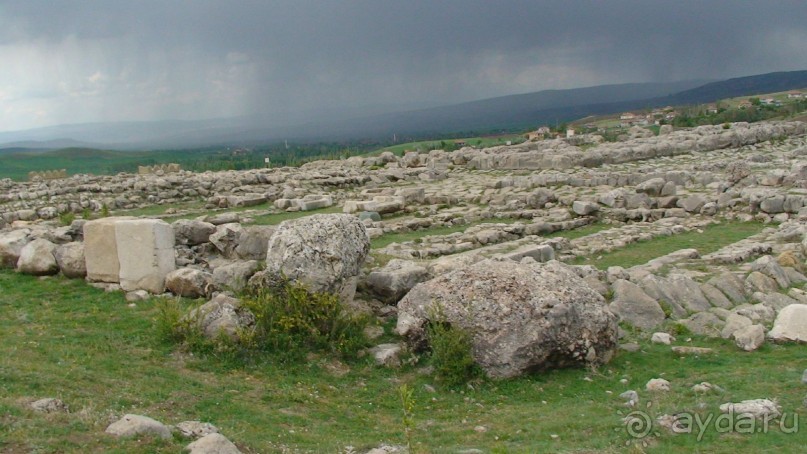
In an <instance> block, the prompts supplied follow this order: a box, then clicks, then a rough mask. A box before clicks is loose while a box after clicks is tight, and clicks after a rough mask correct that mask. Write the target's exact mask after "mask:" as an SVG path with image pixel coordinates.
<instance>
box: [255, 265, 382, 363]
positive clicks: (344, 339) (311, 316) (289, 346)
mask: <svg viewBox="0 0 807 454" xmlns="http://www.w3.org/2000/svg"><path fill="white" fill-rule="evenodd" d="M242 301H243V304H244V307H245V308H246V309H248V310H250V311H251V312H252V313H253V314H254V315H255V320H256V322H255V327H254V328H253V329H251V330H249V331H248V332H245V333H242V335H241V336H240V343H241V344H242V345H243V346H244V347H245V348H246V349H248V350H260V351H264V352H269V353H274V354H279V355H281V356H291V357H298V358H299V357H303V356H304V354H305V353H306V352H309V351H330V352H333V353H337V354H340V355H344V356H352V355H355V354H356V353H358V351H359V350H360V349H362V348H364V347H366V346H367V339H366V337H365V336H364V328H365V327H366V326H367V323H368V319H367V318H366V317H364V316H359V315H354V314H350V313H348V312H347V311H345V309H344V307H343V306H342V304H341V303H340V302H339V298H338V296H337V295H333V294H329V293H317V292H310V291H309V290H308V289H307V288H306V287H305V286H304V285H302V284H300V283H293V282H290V281H289V280H287V279H285V278H282V277H280V278H279V279H278V280H277V282H275V283H273V284H272V285H270V286H268V287H265V288H261V289H257V290H252V291H250V292H248V294H246V295H244V296H243V297H242Z"/></svg>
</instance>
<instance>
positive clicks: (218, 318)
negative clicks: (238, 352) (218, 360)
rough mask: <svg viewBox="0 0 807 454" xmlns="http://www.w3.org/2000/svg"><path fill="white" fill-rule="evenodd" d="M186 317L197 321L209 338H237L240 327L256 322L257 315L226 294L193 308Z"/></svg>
mask: <svg viewBox="0 0 807 454" xmlns="http://www.w3.org/2000/svg"><path fill="white" fill-rule="evenodd" d="M186 317H187V319H189V320H191V321H194V322H195V323H197V326H198V327H199V329H200V330H201V332H202V333H203V334H204V335H205V336H206V337H207V338H209V339H215V338H216V337H218V336H220V335H224V336H227V337H229V338H230V339H232V340H236V339H237V333H238V331H239V330H240V329H244V328H247V327H249V326H252V325H253V324H254V323H255V316H254V315H253V314H252V313H251V312H249V311H248V310H247V309H246V308H244V307H242V306H241V302H240V301H239V300H237V299H236V298H232V297H229V296H227V295H224V294H220V295H217V296H216V297H215V298H213V299H212V300H210V301H209V302H207V303H205V304H203V305H202V306H200V307H198V308H196V309H194V310H192V311H191V312H190V313H189V314H188V315H187V316H186Z"/></svg>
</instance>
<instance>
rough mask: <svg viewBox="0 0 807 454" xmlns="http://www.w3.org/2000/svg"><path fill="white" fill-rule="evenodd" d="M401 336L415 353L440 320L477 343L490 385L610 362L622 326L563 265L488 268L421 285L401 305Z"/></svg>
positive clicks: (498, 264) (475, 347) (497, 265)
mask: <svg viewBox="0 0 807 454" xmlns="http://www.w3.org/2000/svg"><path fill="white" fill-rule="evenodd" d="M398 313H399V318H398V325H397V328H396V330H397V332H398V333H399V334H401V335H403V336H405V337H406V338H407V340H408V342H409V343H410V344H411V345H413V346H414V347H415V348H419V347H422V346H423V345H424V343H425V342H427V339H426V325H427V323H428V322H429V321H430V320H431V319H432V318H434V317H435V314H438V313H439V314H440V315H439V317H440V318H441V319H440V320H431V321H433V322H445V323H449V324H450V325H451V326H455V327H458V328H461V329H464V330H467V332H468V333H469V334H470V335H471V337H472V345H473V357H474V359H475V361H476V362H477V363H478V364H479V365H480V366H481V367H482V368H483V369H484V370H485V371H486V372H487V374H488V375H489V376H491V377H513V376H517V375H521V374H524V373H527V372H529V371H532V370H537V369H546V368H556V367H565V366H571V365H583V364H588V363H593V364H601V363H605V362H607V361H608V360H609V359H610V358H611V356H612V355H613V353H614V351H615V349H616V346H617V325H616V316H614V315H613V314H612V313H611V312H610V311H609V310H608V309H607V308H606V306H605V303H604V300H603V298H602V297H601V296H600V295H599V294H598V293H597V292H595V291H594V290H592V289H591V288H590V287H588V286H587V285H586V284H585V282H584V281H583V280H582V279H581V278H579V277H578V276H577V275H576V274H575V273H574V272H573V271H571V270H570V269H569V268H568V267H567V266H565V265H563V264H561V263H559V262H549V263H546V264H519V263H515V262H512V261H501V262H494V261H490V260H485V261H482V262H479V263H476V264H474V265H471V266H469V267H467V268H463V269H460V270H456V271H452V272H450V273H448V274H445V275H442V276H438V277H437V278H435V279H432V280H431V281H428V282H425V283H421V284H418V285H416V286H415V287H414V288H413V289H412V291H410V292H409V293H408V294H407V295H406V296H405V297H404V298H403V299H402V300H401V301H400V302H399V303H398Z"/></svg>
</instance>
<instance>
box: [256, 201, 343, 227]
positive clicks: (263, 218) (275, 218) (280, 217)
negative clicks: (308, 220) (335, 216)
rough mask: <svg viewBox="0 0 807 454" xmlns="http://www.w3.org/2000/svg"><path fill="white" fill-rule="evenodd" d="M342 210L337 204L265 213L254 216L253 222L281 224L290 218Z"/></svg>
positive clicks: (258, 223)
mask: <svg viewBox="0 0 807 454" xmlns="http://www.w3.org/2000/svg"><path fill="white" fill-rule="evenodd" d="M341 212H342V207H340V206H336V205H334V206H332V207H327V208H320V209H317V210H310V211H283V212H280V213H272V214H263V215H260V216H255V217H254V218H253V221H252V224H255V225H275V224H280V223H281V222H283V221H288V220H290V219H299V218H304V217H306V216H311V215H314V214H328V213H341Z"/></svg>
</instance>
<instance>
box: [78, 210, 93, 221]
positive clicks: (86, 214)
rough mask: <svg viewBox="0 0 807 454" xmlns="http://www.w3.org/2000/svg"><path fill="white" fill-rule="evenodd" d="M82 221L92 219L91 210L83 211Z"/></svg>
mask: <svg viewBox="0 0 807 454" xmlns="http://www.w3.org/2000/svg"><path fill="white" fill-rule="evenodd" d="M81 219H86V220H88V221H89V220H90V219H92V211H90V209H89V208H84V209H83V210H81Z"/></svg>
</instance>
